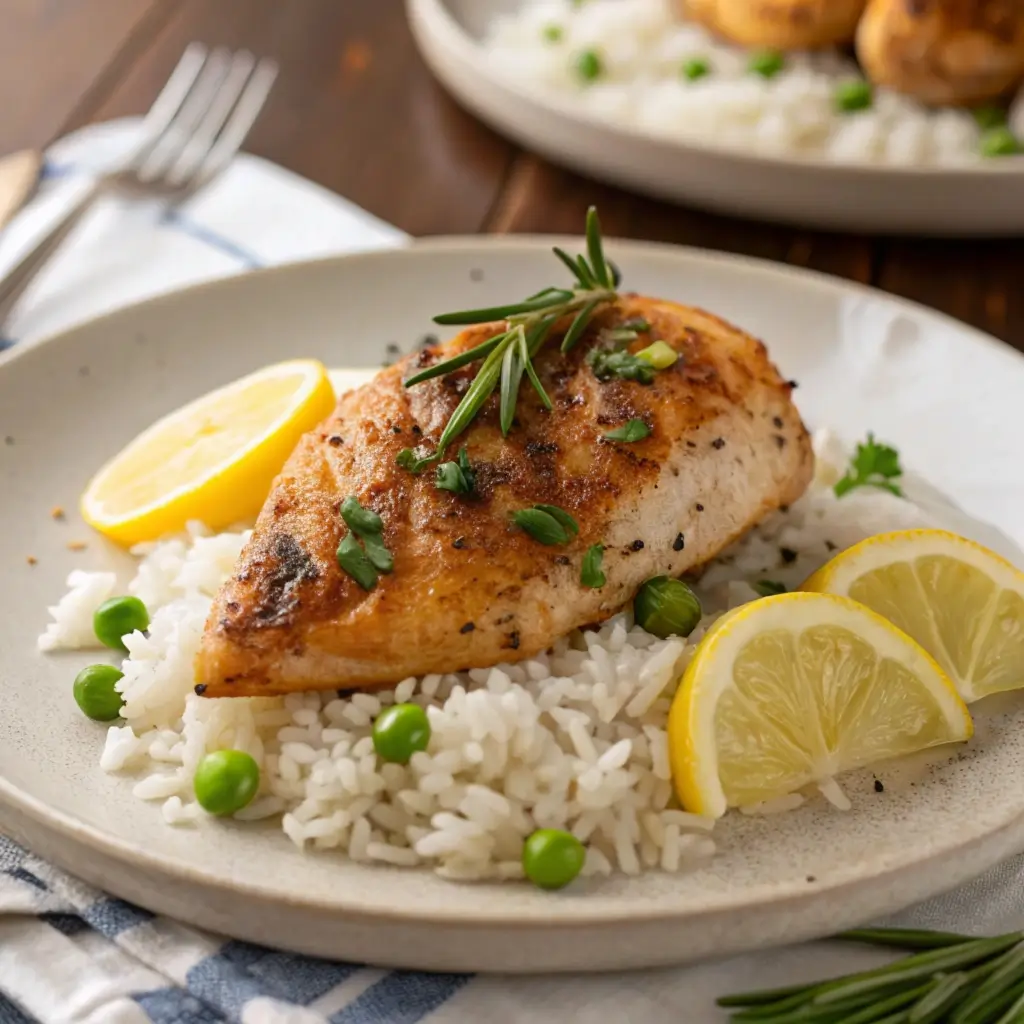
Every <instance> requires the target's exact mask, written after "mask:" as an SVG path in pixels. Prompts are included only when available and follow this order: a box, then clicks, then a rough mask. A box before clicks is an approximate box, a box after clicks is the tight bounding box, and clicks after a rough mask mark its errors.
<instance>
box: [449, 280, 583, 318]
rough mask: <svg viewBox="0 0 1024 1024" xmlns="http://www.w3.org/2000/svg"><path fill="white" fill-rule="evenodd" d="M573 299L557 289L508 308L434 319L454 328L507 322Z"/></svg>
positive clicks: (464, 311) (499, 307)
mask: <svg viewBox="0 0 1024 1024" xmlns="http://www.w3.org/2000/svg"><path fill="white" fill-rule="evenodd" d="M572 299H573V293H572V292H570V291H566V290H565V289H564V288H555V289H552V290H551V291H548V292H546V293H545V294H541V295H539V296H535V297H534V298H532V299H525V300H524V301H523V302H514V303H512V304H511V305H508V306H490V307H489V308H487V309H465V310H461V311H460V312H458V313H442V314H441V315H440V316H435V317H434V323H435V324H447V325H452V326H460V325H465V324H486V323H490V322H491V321H492V320H507V319H508V318H509V317H510V316H521V315H522V314H524V313H537V312H539V311H541V310H544V309H548V308H549V307H550V306H553V305H555V304H556V303H563V302H571V301H572Z"/></svg>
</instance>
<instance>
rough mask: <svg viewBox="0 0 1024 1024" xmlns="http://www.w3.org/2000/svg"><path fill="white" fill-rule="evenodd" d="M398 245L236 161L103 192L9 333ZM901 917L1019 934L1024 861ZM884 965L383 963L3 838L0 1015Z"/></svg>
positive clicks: (689, 1011)
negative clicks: (326, 954)
mask: <svg viewBox="0 0 1024 1024" xmlns="http://www.w3.org/2000/svg"><path fill="white" fill-rule="evenodd" d="M136 131H137V122H134V121H128V122H115V123H112V124H106V125H98V126H94V127H91V128H88V129H85V130H83V131H81V132H79V133H76V134H75V135H73V136H70V137H68V138H66V139H64V140H62V141H61V142H59V143H57V144H56V145H55V146H54V147H53V148H52V149H51V151H50V152H49V153H48V154H47V178H46V181H45V182H44V184H43V187H42V189H41V191H40V194H39V196H38V197H37V198H36V199H35V200H34V201H33V202H32V203H31V204H30V205H29V206H28V207H27V208H26V209H25V210H24V211H23V212H22V213H21V214H20V215H19V217H18V218H17V219H16V220H15V221H14V222H13V223H12V224H11V225H10V227H9V228H8V230H7V231H6V232H5V233H4V234H3V235H2V236H0V274H2V273H3V271H4V269H5V268H6V267H7V266H9V265H11V263H12V262H13V261H14V260H16V259H17V258H18V255H19V253H20V252H21V251H23V250H24V247H25V246H26V245H28V244H30V242H31V240H32V239H33V238H34V237H36V236H37V233H38V232H39V231H40V230H42V229H43V228H44V227H45V225H46V224H47V223H48V222H49V221H50V219H51V218H52V217H54V216H56V215H58V214H59V212H60V210H61V209H62V208H64V207H65V206H66V204H68V203H70V202H71V201H72V200H73V196H74V194H75V192H76V191H77V190H78V189H80V188H82V187H83V184H84V180H85V177H86V176H87V174H88V173H89V172H90V171H95V170H97V169H99V168H102V167H104V166H106V165H108V164H109V163H110V162H111V161H112V160H115V159H116V158H117V156H118V155H119V154H120V153H122V152H124V151H125V149H126V148H127V147H128V146H129V145H130V143H131V139H132V137H133V135H134V134H135V132H136ZM405 241H407V237H406V236H405V235H403V234H402V233H401V232H400V231H398V230H396V229H395V228H392V227H390V226H389V225H387V224H384V223H382V222H381V221H379V220H377V219H376V218H374V217H372V216H370V215H369V214H367V213H365V212H364V211H362V210H360V209H358V208H357V207H354V206H353V205H352V204H351V203H348V202H346V201H345V200H344V199H341V198H340V197H338V196H335V195H332V194H331V193H329V192H326V191H325V190H323V189H321V188H319V187H318V186H316V185H313V184H311V183H309V182H307V181H304V180H302V179H301V178H298V177H296V176H295V175H294V174H291V173H289V172H288V171H285V170H282V169H281V168H279V167H275V166H273V165H272V164H269V163H267V162H266V161H263V160H258V159H256V158H254V157H250V156H243V157H240V158H239V159H238V160H237V161H236V162H235V163H234V165H233V166H232V167H231V168H230V170H229V171H228V172H227V173H226V174H225V175H224V176H223V178H221V179H219V180H218V181H217V182H215V183H214V184H213V185H212V186H210V187H209V188H208V189H206V190H205V191H204V192H203V193H202V194H201V195H199V196H197V197H195V198H194V199H193V200H192V201H191V202H189V203H187V204H186V205H185V206H183V207H182V208H181V209H180V210H177V211H175V212H173V213H171V214H169V215H168V214H161V212H160V211H159V210H158V209H156V208H153V207H134V206H132V207H129V206H125V205H124V204H121V203H118V202H116V201H109V202H105V203H104V204H103V205H102V206H101V207H100V208H99V209H97V210H96V211H95V214H94V215H93V216H91V217H90V218H89V220H88V221H87V222H86V223H85V224H83V225H82V226H81V228H80V230H79V231H77V232H76V233H75V235H74V236H73V238H72V239H71V240H70V242H69V244H68V245H67V247H66V248H65V249H64V250H63V251H62V252H61V254H60V255H59V257H58V258H57V259H56V260H54V262H53V263H52V264H51V265H50V266H49V267H48V268H47V270H46V272H45V274H44V275H43V276H42V277H41V278H40V279H39V281H38V282H37V283H36V285H35V286H34V287H33V289H32V290H31V292H30V293H28V294H27V295H26V296H25V299H24V301H23V303H22V305H21V308H20V309H19V310H18V313H17V315H16V317H15V318H14V319H13V320H12V321H11V323H10V324H9V325H8V330H7V334H8V337H7V338H6V339H3V340H0V345H4V344H14V343H26V342H31V341H32V340H33V339H36V338H39V337H41V336H43V335H45V334H48V333H50V332H52V331H54V330H57V329H59V328H62V327H65V326H67V325H69V324H72V323H74V322H76V321H78V320H81V319H83V318H86V317H88V316H92V315H94V314H97V313H100V312H103V311H105V310H108V309H111V308H114V307H116V306H120V305H124V304H125V303H128V302H133V301H135V300H138V299H141V298H144V297H147V296H150V295H154V294H156V293H159V292H164V291H170V290H173V289H175V288H179V287H181V286H183V285H186V284H190V283H193V282H196V281H200V280H206V279H210V278H214V277H221V276H225V275H228V274H236V273H241V272H243V271H245V270H249V269H251V268H253V267H257V266H265V265H268V264H275V263H284V262H287V261H290V260H296V259H302V258H306V257H312V256H319V255H327V254H332V253H341V252H351V251H357V250H366V249H378V248H386V247H388V246H394V245H401V244H403V243H404V242H405ZM1015 781H1016V780H1008V784H1015ZM552 913H554V914H557V913H558V910H557V906H556V905H554V904H553V909H552ZM898 923H900V924H913V925H917V926H920V927H931V928H949V929H956V930H962V931H968V932H972V933H977V934H982V933H995V932H1003V931H1009V930H1012V929H1018V928H1021V927H1024V858H1017V859H1015V860H1013V861H1010V862H1008V863H1007V864H1004V865H1002V866H1001V867H1000V868H998V869H996V870H995V871H992V872H990V873H989V874H987V875H986V876H984V877H983V878H982V879H979V880H978V881H976V882H974V883H972V884H971V885H968V886H966V887H964V888H962V889H960V890H958V891H957V892H955V893H953V894H951V895H949V896H947V897H944V898H942V899H938V900H933V901H931V902H930V903H928V904H925V905H923V906H921V907H918V908H916V909H915V910H914V911H912V912H909V913H907V914H904V915H901V917H900V919H899V922H898ZM883 958H884V954H880V953H878V952H877V951H873V950H866V949H860V948H856V947H850V946H847V945H839V944H836V943H827V942H819V943H812V944H809V945H805V946H800V947H796V948H790V949H778V950H770V951H766V952H764V953H759V954H756V955H750V956H744V957H738V958H734V959H731V960H727V961H722V962H718V963H714V964H707V965H700V966H696V967H689V968H681V969H672V970H662V971H647V972H633V973H622V974H612V973H608V974H603V975H599V976H595V975H588V976H578V977H570V976H561V977H542V978H501V977H485V976H476V977H473V976H470V975H452V974H445V975H425V974H418V973H415V972H407V971H380V970H374V969H371V968H364V967H361V966H359V965H354V964H341V963H327V962H325V961H319V960H315V959H311V958H308V957H300V956H293V955H290V954H283V953H277V952H274V951H270V950H265V949H260V948H259V947H255V946H251V945H248V944H246V943H240V942H226V941H225V940H223V939H220V938H217V937H214V936H210V935H205V934H203V933H201V932H198V931H196V930H194V929H192V928H188V927H185V926H183V925H181V924H178V923H176V922H174V921H170V920H168V919H165V918H159V917H153V916H152V915H151V914H149V913H147V912H145V911H142V910H140V909H138V908H135V907H131V906H129V905H128V904H126V903H123V902H122V901H120V900H116V899H112V898H110V897H108V896H106V895H104V894H103V893H100V892H97V891H96V890H94V889H92V888H90V887H88V886H85V885H83V884H82V883H80V882H78V881H76V880H75V879H72V878H69V877H68V876H67V875H65V874H63V873H62V872H60V871H57V870H56V869H54V868H53V867H52V866H50V865H48V864H46V863H44V862H42V861H40V860H39V859H38V858H36V857H34V856H32V855H31V854H29V853H27V852H26V851H24V850H22V849H20V848H19V847H17V846H16V845H15V844H13V843H11V842H10V841H9V840H6V839H4V838H3V837H2V836H0V1024H34V1022H36V1021H39V1022H42V1024H65V1022H76V1024H79V1022H81V1024H144V1022H147V1021H152V1022H155V1024H221V1022H234V1021H241V1022H244V1024H324V1022H330V1024H415V1022H418V1021H421V1020H427V1019H429V1021H430V1024H456V1022H468V1021H471V1022H477V1021H481V1022H487V1024H520V1022H521V1024H527V1022H529V1024H546V1022H548V1021H551V1022H558V1024H608V1022H614V1024H618V1022H623V1024H625V1022H636V1024H711V1022H716V1021H722V1020H724V1019H725V1018H724V1015H723V1014H721V1013H720V1012H718V1011H717V1010H716V1009H715V1007H714V1000H715V998H716V997H717V996H718V995H720V994H722V993H725V992H732V991H737V990H747V989H751V988H761V987H770V986H775V985H786V984H791V983H793V982H795V981H804V980H811V979H815V978H820V977H825V976H828V975H833V974H839V973H845V972H847V971H851V970H857V969H860V968H862V967H865V966H869V965H874V964H876V963H878V962H880V960H881V959H883Z"/></svg>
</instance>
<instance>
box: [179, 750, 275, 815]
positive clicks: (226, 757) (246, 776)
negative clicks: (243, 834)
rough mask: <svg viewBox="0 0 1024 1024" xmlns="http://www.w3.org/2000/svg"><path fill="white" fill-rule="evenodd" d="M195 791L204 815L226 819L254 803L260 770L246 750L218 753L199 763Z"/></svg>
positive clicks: (221, 751)
mask: <svg viewBox="0 0 1024 1024" xmlns="http://www.w3.org/2000/svg"><path fill="white" fill-rule="evenodd" d="M192 788H193V789H194V790H195V794H196V800H198V801H199V806H200V807H202V809H203V810H204V811H206V812H207V813H209V814H214V815H216V816H217V817H218V818H223V817H226V816H227V815H229V814H234V813H235V811H240V810H241V809H242V808H243V807H246V806H247V805H248V804H250V803H252V798H253V797H254V796H255V795H256V793H257V791H258V790H259V788H260V766H259V765H258V764H257V763H256V762H255V760H253V758H252V757H250V756H249V755H248V754H247V753H245V751H244V750H215V751H214V752H213V753H212V754H207V755H206V757H204V758H203V759H202V761H200V762H199V767H198V768H197V769H196V776H195V779H194V780H193V782H192Z"/></svg>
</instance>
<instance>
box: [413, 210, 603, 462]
mask: <svg viewBox="0 0 1024 1024" xmlns="http://www.w3.org/2000/svg"><path fill="white" fill-rule="evenodd" d="M554 253H555V255H556V256H557V257H558V258H559V259H560V260H561V261H562V262H563V263H564V264H565V265H566V266H567V267H568V268H569V270H570V271H571V272H572V275H573V277H574V278H575V280H574V281H573V283H572V285H571V286H570V287H568V288H556V287H554V286H551V287H548V288H544V289H543V290H542V291H539V292H537V293H536V294H535V295H531V296H530V297H529V298H527V299H524V300H523V301H521V302H515V303H512V304H510V305H507V306H492V307H489V308H487V309H469V310H463V311H460V312H457V313H444V314H442V315H441V316H437V317H434V322H435V323H438V324H446V325H463V326H465V325H469V324H485V323H490V322H491V321H494V320H504V321H505V325H506V329H505V330H504V331H502V332H500V333H499V334H496V335H495V336H494V337H492V338H488V339H487V340H486V341H484V342H481V344H479V345H476V346H475V347H474V348H471V349H469V350H468V351H466V352H460V353H459V355H457V356H453V357H452V358H451V359H446V360H444V361H443V362H440V363H437V364H436V365H434V366H430V367H427V369H425V370H421V371H420V372H419V373H416V374H413V376H411V377H410V378H409V379H408V380H407V381H405V386H406V387H407V388H411V387H415V386H416V385H417V384H421V383H423V381H426V380H430V379H431V378H433V377H442V376H444V375H445V374H448V373H451V372H452V371H453V370H457V369H458V368H459V367H461V366H466V365H467V364H469V363H474V362H477V361H478V360H483V363H482V365H481V366H480V369H479V370H478V371H477V375H476V377H475V378H474V379H473V383H472V384H470V386H469V388H468V389H467V391H466V393H465V395H463V398H462V401H461V402H459V404H458V406H457V407H456V409H455V412H453V413H452V415H451V418H450V419H449V420H448V423H447V425H446V426H445V428H444V430H443V431H442V433H441V438H440V440H439V441H438V444H437V450H436V451H435V452H433V453H432V454H428V453H426V452H425V451H424V450H423V449H422V448H421V449H419V450H414V449H412V448H406V449H404V450H403V451H402V452H400V453H399V456H398V464H399V465H400V466H401V467H402V468H403V469H407V470H409V472H411V473H420V472H422V471H423V469H424V468H425V467H426V466H428V465H430V464H431V463H433V462H437V461H438V460H439V459H441V458H442V457H443V456H444V453H445V451H446V449H447V448H448V446H449V445H450V444H451V443H452V441H454V440H455V438H457V437H458V436H459V435H460V434H461V433H462V432H463V431H464V430H465V429H466V428H467V427H468V426H469V425H470V424H471V423H472V422H473V420H474V419H475V418H476V416H477V414H478V413H479V412H480V410H481V408H482V407H483V405H484V403H485V402H486V401H487V399H488V398H490V397H491V395H492V394H494V392H495V390H496V389H499V388H500V391H499V394H500V398H501V405H500V422H501V432H502V434H505V435H507V434H508V432H509V431H510V430H511V429H512V420H513V419H514V417H515V407H516V401H517V399H518V397H519V388H520V385H521V384H522V380H523V376H524V375H525V376H526V377H527V378H529V381H530V383H531V384H532V385H533V388H534V390H535V391H536V392H537V394H538V395H539V396H540V400H541V401H542V402H543V403H544V405H545V406H546V407H547V408H548V409H550V408H551V407H552V406H551V399H550V398H549V397H548V394H547V392H546V391H545V390H544V386H543V385H542V384H541V382H540V378H539V377H538V376H537V371H536V369H535V368H534V365H533V358H534V356H535V355H536V354H537V353H538V352H539V351H540V349H541V347H542V346H543V345H544V343H545V342H546V341H547V339H548V336H549V335H550V334H551V330H552V328H553V327H554V326H555V324H556V323H558V321H559V320H561V319H562V317H565V316H568V315H569V314H575V318H574V319H573V322H572V325H571V326H570V327H569V330H568V331H567V332H566V334H565V336H564V338H563V339H562V351H563V352H568V351H569V349H570V348H572V346H573V345H574V344H575V343H576V342H577V341H578V340H579V339H580V337H581V336H582V335H583V332H584V331H585V330H586V327H587V324H589V323H590V320H591V318H592V317H593V315H594V313H595V311H596V310H597V308H598V307H599V306H601V305H604V304H606V303H609V302H613V301H614V300H615V299H616V298H618V294H617V292H616V288H617V287H618V284H619V281H618V274H617V272H616V270H615V268H614V267H613V266H612V264H610V263H609V262H608V261H607V260H606V259H605V256H604V249H603V246H602V243H601V225H600V222H599V221H598V218H597V210H595V209H594V207H591V208H590V209H589V210H588V211H587V255H586V256H583V255H579V256H577V257H575V259H574V258H573V257H572V256H570V255H569V254H568V253H566V252H564V251H563V250H562V249H559V248H558V247H557V246H556V247H555V249H554Z"/></svg>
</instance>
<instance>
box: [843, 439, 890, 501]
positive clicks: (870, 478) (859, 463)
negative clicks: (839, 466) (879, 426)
mask: <svg viewBox="0 0 1024 1024" xmlns="http://www.w3.org/2000/svg"><path fill="white" fill-rule="evenodd" d="M901 476H903V469H902V467H901V466H900V453H899V452H898V451H897V450H896V449H895V448H891V447H890V446H889V445H887V444H881V443H880V442H878V441H876V440H875V435H874V434H868V439H867V441H865V442H864V444H859V445H857V451H856V452H855V453H854V456H853V458H852V459H851V460H850V467H849V469H847V471H846V475H845V476H844V477H843V478H842V480H840V481H839V482H838V483H837V484H836V485H835V487H834V488H833V490H834V491H835V494H836V497H837V498H841V497H842V496H843V495H844V494H849V493H850V491H852V490H854V488H856V487H879V488H881V489H882V490H885V491H888V492H889V493H890V494H895V495H896V497H897V498H902V497H903V491H902V490H901V488H900V486H899V484H897V483H895V482H894V481H896V480H898V479H899V478H900V477H901Z"/></svg>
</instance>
